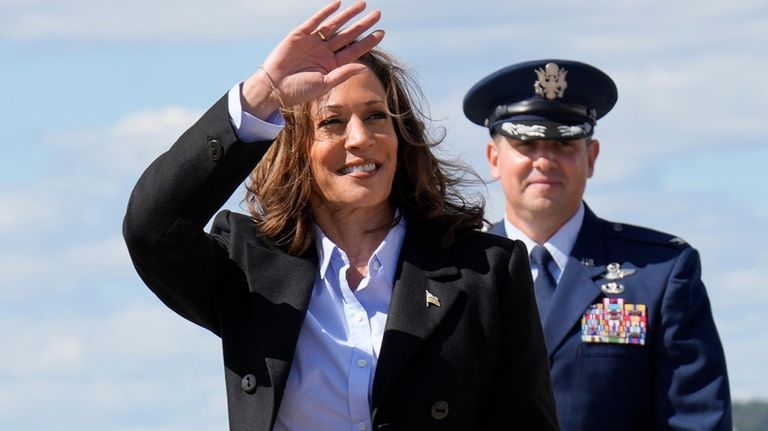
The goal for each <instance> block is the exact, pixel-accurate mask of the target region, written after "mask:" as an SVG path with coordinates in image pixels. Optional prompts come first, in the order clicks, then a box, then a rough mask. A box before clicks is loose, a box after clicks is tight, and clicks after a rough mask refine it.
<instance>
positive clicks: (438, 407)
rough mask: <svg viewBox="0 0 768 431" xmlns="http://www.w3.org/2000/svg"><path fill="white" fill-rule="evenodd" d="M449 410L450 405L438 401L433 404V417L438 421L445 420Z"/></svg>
mask: <svg viewBox="0 0 768 431" xmlns="http://www.w3.org/2000/svg"><path fill="white" fill-rule="evenodd" d="M449 410H450V407H449V406H448V403H446V402H445V401H438V402H436V403H434V404H432V417H433V418H435V419H437V420H441V419H445V417H446V416H448V411H449Z"/></svg>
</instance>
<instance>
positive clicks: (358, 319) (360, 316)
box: [355, 313, 363, 322]
mask: <svg viewBox="0 0 768 431" xmlns="http://www.w3.org/2000/svg"><path fill="white" fill-rule="evenodd" d="M355 320H357V321H358V322H362V321H363V313H357V314H356V315H355Z"/></svg>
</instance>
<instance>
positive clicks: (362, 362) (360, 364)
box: [357, 359, 368, 423]
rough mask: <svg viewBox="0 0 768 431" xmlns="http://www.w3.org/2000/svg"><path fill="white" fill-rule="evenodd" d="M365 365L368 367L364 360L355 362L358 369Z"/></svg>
mask: <svg viewBox="0 0 768 431" xmlns="http://www.w3.org/2000/svg"><path fill="white" fill-rule="evenodd" d="M366 365H368V361H366V360H365V359H360V360H358V361H357V366H358V367H360V368H363V367H364V366H366ZM360 423H362V422H360Z"/></svg>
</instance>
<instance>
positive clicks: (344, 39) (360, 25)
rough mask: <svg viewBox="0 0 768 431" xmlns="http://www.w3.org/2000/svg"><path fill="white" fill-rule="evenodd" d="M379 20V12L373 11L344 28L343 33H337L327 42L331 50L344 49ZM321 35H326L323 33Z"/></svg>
mask: <svg viewBox="0 0 768 431" xmlns="http://www.w3.org/2000/svg"><path fill="white" fill-rule="evenodd" d="M380 19H381V11H379V10H375V11H372V12H371V13H369V14H368V15H366V16H365V17H363V18H362V19H360V20H359V21H357V22H356V23H354V24H352V25H351V26H349V27H347V28H345V29H344V30H343V31H341V32H339V33H338V34H337V35H336V36H334V37H333V38H332V39H330V40H329V43H330V48H331V50H332V51H338V50H340V49H341V48H344V47H345V46H346V45H349V44H350V43H352V42H353V41H354V40H355V39H357V38H358V36H360V35H361V34H363V33H365V32H366V31H368V29H370V28H371V27H373V26H374V24H376V23H377V22H379V20H380ZM323 34H326V33H325V32H323Z"/></svg>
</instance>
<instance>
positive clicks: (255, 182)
mask: <svg viewBox="0 0 768 431" xmlns="http://www.w3.org/2000/svg"><path fill="white" fill-rule="evenodd" d="M357 62H358V63H361V64H364V65H365V66H367V67H368V68H369V69H370V70H371V71H372V72H373V73H374V74H375V75H376V77H377V78H378V79H379V81H380V82H381V84H382V86H383V87H384V89H385V91H386V99H387V100H386V102H387V109H388V111H389V115H391V117H392V120H393V123H394V128H395V133H396V135H397V139H398V147H397V170H396V172H395V178H394V180H393V184H392V192H391V194H390V200H391V202H392V204H393V206H394V207H395V208H398V209H399V210H400V215H399V217H403V216H404V217H405V218H406V220H407V221H408V229H418V230H419V232H421V233H422V234H427V235H429V236H431V237H432V238H434V239H435V240H436V241H437V242H438V243H439V244H440V245H442V246H447V245H449V244H451V243H452V242H453V241H455V240H456V239H457V238H458V237H461V236H463V235H466V234H467V233H468V232H469V231H471V230H476V229H479V228H481V227H482V224H483V214H484V210H485V200H484V199H483V198H482V196H480V195H479V194H475V196H474V199H472V200H468V199H467V198H465V197H464V196H463V194H462V193H461V191H462V189H463V188H464V187H465V186H467V185H470V184H471V183H472V180H470V179H469V178H467V177H468V176H469V177H472V178H474V179H475V180H476V181H477V182H478V183H482V181H481V180H480V178H479V176H478V175H477V174H476V173H475V172H474V171H473V170H472V169H471V168H469V167H468V166H466V165H465V164H463V163H460V162H458V161H448V160H443V159H440V158H438V157H437V156H436V155H435V154H434V152H433V148H434V147H436V146H437V145H438V144H440V142H442V138H440V139H433V138H432V137H431V136H430V135H429V132H428V131H427V129H426V126H425V123H426V120H428V117H427V116H426V115H425V114H424V110H423V106H425V102H424V96H423V94H422V92H421V90H420V89H419V87H418V85H417V84H416V83H415V81H414V79H413V78H412V77H411V76H410V75H409V74H408V73H407V72H406V71H405V69H404V68H403V67H401V66H400V65H399V64H398V63H397V62H396V61H395V60H394V58H392V57H391V56H390V55H388V54H387V53H385V52H383V51H381V50H372V51H370V52H368V53H367V54H365V55H363V56H362V57H360V58H359V59H358V60H357ZM313 103H315V102H314V101H309V102H305V103H304V104H302V105H299V106H294V107H290V108H288V109H283V110H282V114H283V118H284V119H285V128H284V129H283V130H282V131H281V132H280V134H279V135H278V137H277V138H276V142H274V143H273V144H272V146H271V147H270V149H269V150H268V151H267V153H266V154H265V156H264V158H263V159H262V161H261V162H260V163H259V164H258V165H257V166H256V168H254V170H253V172H251V175H250V180H249V181H248V184H247V191H246V195H245V202H246V203H247V205H248V209H249V211H250V213H251V216H252V217H253V219H254V221H255V222H256V224H257V226H258V227H259V230H260V232H261V234H262V235H264V236H265V237H266V238H268V239H270V240H271V241H273V242H274V243H276V244H277V245H278V246H280V247H282V248H285V249H286V250H287V251H288V253H290V254H294V255H297V254H301V253H303V252H305V251H307V250H308V249H309V247H311V246H312V244H313V241H314V230H313V228H312V223H313V221H312V213H311V208H310V206H309V202H310V200H309V199H310V196H311V193H312V174H311V170H310V166H309V157H308V148H309V145H310V144H311V142H312V141H313V139H314V126H313V124H314V123H313V121H312V113H311V112H312V106H313ZM398 222H399V218H398V217H396V218H395V219H393V220H392V221H391V223H390V224H389V225H388V226H382V227H383V228H386V227H389V226H394V225H395V224H397V223H398Z"/></svg>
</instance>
